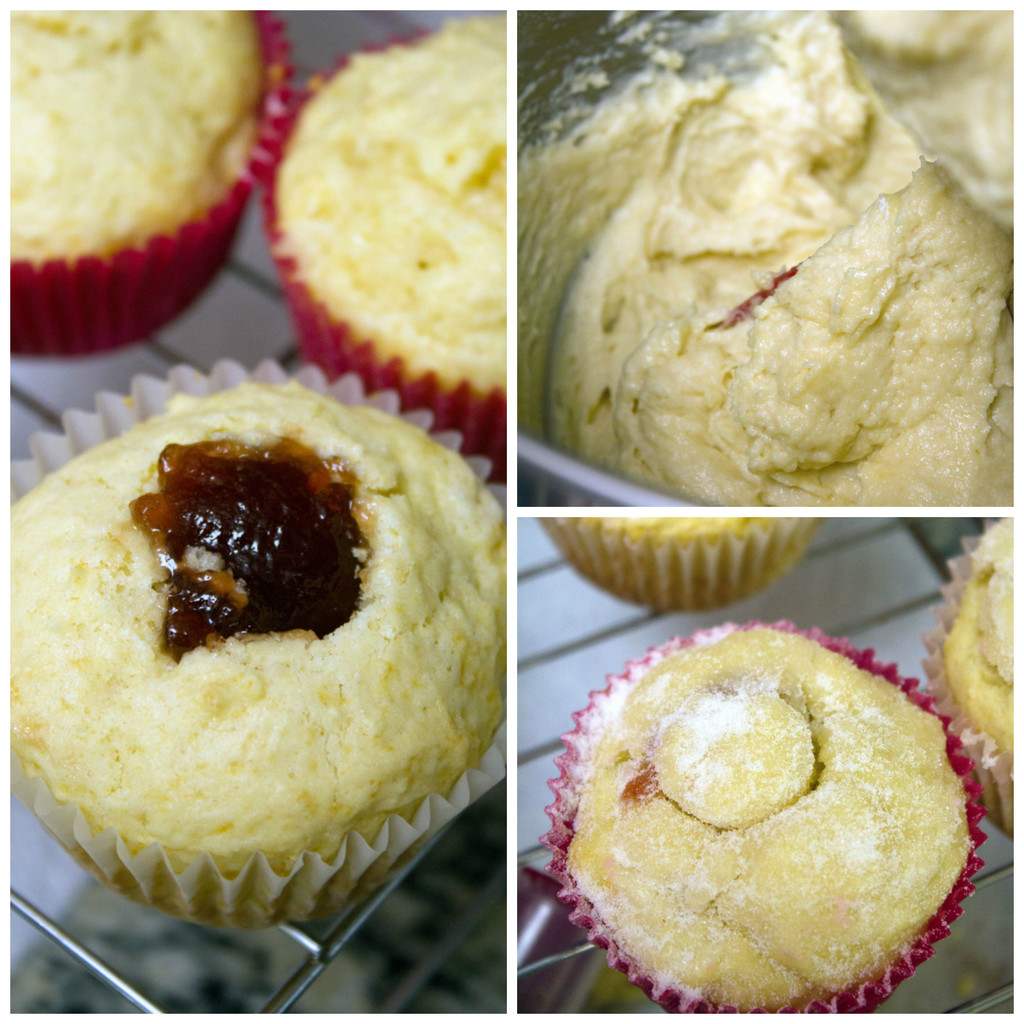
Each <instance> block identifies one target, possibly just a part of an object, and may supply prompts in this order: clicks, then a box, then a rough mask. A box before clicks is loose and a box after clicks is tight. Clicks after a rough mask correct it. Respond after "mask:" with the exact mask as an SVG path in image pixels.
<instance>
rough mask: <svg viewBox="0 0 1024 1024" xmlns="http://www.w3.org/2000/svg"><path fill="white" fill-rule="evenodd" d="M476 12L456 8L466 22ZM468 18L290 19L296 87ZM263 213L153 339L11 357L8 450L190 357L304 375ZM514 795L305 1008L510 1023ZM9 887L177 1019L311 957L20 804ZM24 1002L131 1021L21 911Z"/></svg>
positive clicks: (493, 805)
mask: <svg viewBox="0 0 1024 1024" xmlns="http://www.w3.org/2000/svg"><path fill="white" fill-rule="evenodd" d="M464 13H471V12H458V14H459V15H461V14H464ZM449 16H454V12H443V11H442V12H422V11H413V12H387V11H377V12H362V13H357V12H333V11H307V12H285V13H282V14H281V17H282V19H283V20H284V21H285V23H286V26H287V30H288V35H289V39H290V41H291V44H292V48H293V50H292V57H293V61H294V63H295V65H296V70H297V74H296V79H295V81H296V83H301V82H304V81H305V79H306V78H307V77H308V75H309V74H310V73H312V72H314V71H322V70H324V69H326V68H329V67H331V66H332V65H333V64H334V63H335V61H336V59H337V58H338V57H339V56H341V55H342V54H344V53H348V52H352V51H354V50H356V49H358V48H360V47H362V46H364V45H366V44H371V43H380V42H383V41H385V40H388V39H392V38H396V37H402V36H407V35H410V34H412V33H414V32H416V31H417V30H419V29H421V28H427V29H429V28H433V27H436V26H437V25H439V24H441V23H442V22H443V21H444V20H445V18H447V17H449ZM260 213H261V211H260V208H259V203H258V202H257V201H256V198H255V197H254V199H253V201H252V202H251V203H250V206H249V208H248V210H247V213H246V216H245V220H244V221H243V224H242V228H241V230H240V233H239V237H238V239H237V241H236V245H235V249H234V251H233V255H232V257H231V260H230V263H229V265H228V266H227V267H226V268H225V269H224V270H223V271H222V272H221V274H220V275H219V276H218V277H217V278H216V280H215V281H214V283H213V284H212V286H211V287H210V288H209V289H208V290H207V291H206V292H205V293H204V294H203V295H202V296H201V298H200V299H199V301H198V302H196V303H195V304H194V305H193V306H192V307H190V308H189V309H188V310H186V311H185V312H184V313H183V314H182V315H181V316H180V317H178V318H177V319H176V320H175V321H173V322H172V323H171V324H169V325H167V326H166V327H165V328H163V329H161V330H159V331H158V332H156V333H155V334H154V336H153V337H152V338H150V339H148V340H146V341H144V342H142V343H140V344H137V345H131V346H129V347H126V348H123V349H119V350H117V351H115V352H111V353H108V354H104V355H98V356H92V357H87V358H75V359H29V358H18V357H15V358H12V360H11V457H12V458H14V459H21V458H25V457H27V456H28V454H29V436H30V435H31V434H32V433H33V432H35V431H40V430H42V431H51V432H53V431H58V432H59V431H60V430H61V421H60V417H61V414H62V413H63V412H64V411H65V410H69V409H92V408H94V395H95V394H96V393H97V392H98V391H101V390H106V391H113V392H117V393H125V392H127V391H128V388H129V384H130V382H131V380H132V378H133V377H134V376H135V375H136V374H140V373H144V374H151V375H153V376H156V377H158V378H163V377H165V376H166V375H167V372H168V370H169V369H170V368H171V367H172V366H175V365H177V364H179V363H187V364H190V365H192V366H195V367H198V368H199V369H201V370H204V371H207V370H209V369H210V368H211V367H212V366H213V364H214V363H215V362H216V361H217V360H219V359H224V358H232V359H235V360H237V361H239V362H241V363H242V364H244V365H245V366H246V367H248V368H253V367H255V366H256V365H257V364H258V363H259V362H260V361H261V360H264V359H273V360H276V361H278V362H280V363H282V364H283V365H284V366H285V367H286V368H289V369H294V368H297V366H298V365H299V362H298V359H297V356H296V348H295V344H294V340H293V337H292V331H291V326H290V323H289V319H288V314H287V311H286V309H285V306H284V304H283V302H282V300H281V292H280V288H279V286H278V284H277V274H276V270H275V268H274V265H273V262H272V260H271V258H270V254H269V252H268V250H267V246H266V243H265V241H264V235H263V225H262V221H261V216H260ZM505 819H506V801H505V787H504V786H500V787H498V788H497V789H495V790H492V791H491V792H490V793H489V794H487V796H485V797H484V798H483V799H482V800H481V801H479V802H478V804H476V805H475V806H474V807H472V808H470V809H469V810H468V811H467V812H466V813H465V814H463V815H462V816H461V817H460V818H459V819H458V820H457V822H456V823H455V824H453V825H452V826H451V827H450V828H449V829H448V831H447V832H445V833H444V834H443V836H442V838H441V839H440V841H439V842H438V843H437V844H436V845H435V846H434V847H433V848H432V849H431V850H430V851H429V852H428V853H427V855H426V856H424V857H423V858H422V859H421V861H420V862H419V863H418V864H417V866H416V867H415V869H414V870H413V871H412V873H411V874H410V876H409V877H408V878H407V879H406V880H405V881H404V882H403V883H402V884H401V885H400V886H399V887H398V888H397V889H396V890H395V891H394V892H393V893H391V895H389V896H388V897H387V899H386V900H384V902H383V903H382V904H381V906H380V907H379V908H378V909H377V910H376V911H375V912H374V913H373V915H372V916H371V917H370V919H369V921H368V922H367V924H366V925H364V926H363V927H362V928H361V929H360V930H359V932H358V934H357V935H356V937H355V938H354V939H353V940H352V941H351V942H349V943H348V944H347V945H346V947H345V949H344V950H343V951H342V953H341V954H340V955H338V956H337V957H336V958H335V959H334V960H333V961H332V963H331V965H330V967H329V968H327V970H325V971H324V972H323V973H322V974H321V975H320V976H319V977H317V979H316V980H315V981H314V982H313V984H312V986H311V987H310V988H309V990H308V991H307V993H306V995H304V996H303V997H302V998H301V999H300V1001H299V1002H298V1003H297V1004H296V1006H295V1010H297V1011H298V1012H356V1011H367V1012H370V1011H377V1012H380V1011H388V1010H395V1011H397V1010H402V1011H407V1012H414V1011H420V1012H453V1013H454V1012H500V1011H502V1010H504V1008H505V1005H506V998H505V994H506V993H505V990H506V960H505V946H506V941H505V939H506V911H505V889H506V885H505V872H506V867H505V863H506V861H505V854H506V843H505V835H506V821H505ZM11 834H12V843H11V847H12V849H11V874H12V887H13V888H14V889H16V890H17V891H19V892H20V893H21V894H22V895H24V896H25V897H27V898H28V899H30V900H31V901H32V902H33V903H34V904H36V905H37V906H38V907H39V908H40V909H41V910H43V911H44V912H45V913H46V914H48V915H49V916H51V917H52V918H53V919H54V920H55V921H56V922H57V923H58V924H59V925H60V926H62V927H63V928H65V929H66V930H67V931H68V932H69V933H70V935H71V936H72V937H73V938H74V939H75V940H76V941H78V942H81V943H82V944H83V945H85V946H86V947H87V948H88V949H89V950H91V951H92V952H94V953H96V954H97V955H99V956H100V957H102V958H103V959H105V960H106V961H107V962H108V963H109V964H110V965H111V966H112V967H113V968H114V969H115V970H116V971H118V972H120V973H123V975H124V976H125V977H126V978H127V979H129V980H130V981H132V982H133V983H134V984H136V985H137V986H138V987H139V988H140V989H141V990H142V991H143V992H144V993H145V994H146V995H147V996H148V997H149V998H150V999H152V1000H153V1001H154V1002H155V1003H156V1004H158V1005H159V1006H161V1007H163V1008H164V1009H167V1010H170V1011H176V1012H204V1011H208V1012H230V1011H239V1012H255V1011H258V1010H259V1009H260V1008H261V1007H262V1006H263V1005H264V1003H265V1002H266V1001H267V1000H268V999H269V998H270V997H271V996H272V995H273V993H274V992H275V991H276V990H277V989H278V988H279V987H280V986H281V985H283V983H284V982H285V981H286V980H287V979H288V977H289V976H290V975H291V974H292V972H293V971H294V970H295V969H296V967H297V966H298V965H299V964H300V963H301V962H302V961H303V959H304V957H305V955H306V950H305V948H304V946H303V945H302V944H301V942H300V941H297V940H296V939H295V938H293V937H292V936H290V935H289V934H288V933H286V932H285V931H282V930H279V929H270V930H268V931H263V932H252V933H247V932H236V931H220V930H216V929H211V928H204V927H200V926H196V925H190V924H186V923H183V922H179V921H176V920H174V919H172V918H169V917H165V916H164V915H162V914H160V913H158V912H156V911H152V910H148V909H145V908H140V907H136V906H135V905H134V904H131V903H128V902H127V901H126V900H124V899H122V898H121V897H119V896H117V895H115V894H112V893H109V892H108V891H106V890H105V889H103V888H102V887H100V886H99V885H98V884H97V883H95V882H93V881H92V880H91V879H90V878H89V876H87V875H86V874H85V873H84V872H83V871H81V870H80V869H79V868H78V867H77V866H76V865H75V864H74V863H73V862H72V861H71V859H70V858H69V857H68V856H67V855H66V854H65V853H64V852H63V851H62V850H61V849H60V848H59V847H58V846H57V844H56V843H55V842H54V841H53V840H52V839H50V838H49V837H48V836H47V835H46V834H45V833H44V832H43V831H42V829H41V828H40V827H39V826H38V825H37V824H36V822H35V820H34V819H33V818H32V817H31V815H30V814H29V813H28V812H27V811H26V810H25V809H24V808H23V807H22V806H21V805H20V804H19V803H18V802H17V801H15V800H13V799H12V811H11ZM11 917H12V925H11V955H12V977H11V1009H12V1010H13V1011H14V1012H16V1013H61V1012H72V1013H74V1012H80V1013H97V1012H134V1010H135V1007H133V1006H132V1005H131V1004H130V1003H128V1002H126V1001H125V1000H124V999H123V998H122V997H121V996H120V995H118V994H117V993H116V992H115V991H113V990H112V989H111V988H109V987H108V986H107V985H106V984H105V983H103V982H100V981H98V980H95V979H94V978H93V977H92V976H91V975H90V974H89V973H88V972H87V971H86V970H85V969H84V968H82V967H81V966H79V964H78V963H76V962H75V961H74V960H73V959H72V958H71V957H70V956H68V954H67V953H66V952H65V951H64V950H62V949H60V948H58V947H57V946H55V945H53V944H52V943H51V942H50V941H49V940H47V939H43V938H41V937H40V936H39V934H38V933H37V932H36V930H35V929H34V928H33V927H32V926H31V925H29V924H27V923H26V922H25V921H23V920H22V919H21V918H20V917H19V916H18V915H17V914H14V913H12V915H11Z"/></svg>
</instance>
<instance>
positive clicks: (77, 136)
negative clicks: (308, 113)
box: [11, 11, 262, 261]
mask: <svg viewBox="0 0 1024 1024" xmlns="http://www.w3.org/2000/svg"><path fill="white" fill-rule="evenodd" d="M261 82H262V61H261V57H260V45H259V36H258V32H257V28H256V24H255V21H254V19H253V17H252V15H251V14H250V13H249V12H246V11H19V12H15V13H14V14H12V16H11V153H12V160H11V256H12V258H13V259H23V260H36V261H41V260H46V259H59V258H65V259H72V258H75V257H79V256H86V255H95V256H106V255H109V254H111V253H113V252H116V251H117V250H119V249H123V248H127V247H130V246H135V245H139V244H141V243H142V242H144V241H145V240H147V239H148V238H151V237H153V236H154V235H158V234H162V233H170V232H173V231H175V230H176V229H178V228H179V227H180V226H181V225H182V224H185V223H187V222H188V221H189V220H191V219H193V218H195V217H197V216H200V215H201V214H202V213H203V212H205V211H206V210H207V209H209V208H210V207H211V206H213V205H214V204H215V203H216V202H218V201H219V200H220V199H222V198H223V197H224V195H225V194H226V193H227V191H228V188H229V187H230V185H231V184H232V183H233V182H234V181H236V180H238V178H239V177H240V175H241V174H242V172H243V170H244V168H245V165H246V160H247V158H248V154H249V149H250V146H251V144H252V141H253V139H254V137H255V132H256V126H257V116H258V103H259V99H260V93H261Z"/></svg>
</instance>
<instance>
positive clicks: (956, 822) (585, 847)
mask: <svg viewBox="0 0 1024 1024" xmlns="http://www.w3.org/2000/svg"><path fill="white" fill-rule="evenodd" d="M730 629H734V627H730ZM630 684H632V685H630ZM602 696H603V695H602ZM591 715H592V716H593V717H590V716H591ZM580 734H581V735H580ZM574 736H576V737H577V740H578V743H579V745H580V746H581V749H582V759H581V762H580V764H579V766H578V767H577V768H575V769H574V771H575V772H576V774H577V776H578V778H577V779H576V782H575V786H576V789H577V792H578V808H577V811H576V814H575V819H574V822H573V828H574V834H573V837H572V840H571V844H570V846H569V851H568V871H569V873H570V875H571V876H572V878H573V880H574V882H575V885H576V887H577V889H578V890H579V892H581V893H582V894H583V896H584V897H586V899H587V900H589V901H590V903H591V904H592V905H593V907H594V908H595V910H596V912H597V914H598V915H599V916H600V918H601V920H602V922H603V926H604V930H605V931H606V932H607V933H609V934H611V935H613V936H614V938H615V941H616V943H617V944H618V945H619V947H620V949H621V950H622V951H623V952H624V954H625V955H626V956H627V957H628V958H629V959H630V960H631V962H633V963H634V964H636V965H637V967H638V968H639V969H640V970H642V971H643V972H646V973H647V974H648V975H650V976H651V977H652V978H654V979H655V980H656V982H657V983H658V984H660V985H661V986H663V987H665V988H669V989H675V990H679V989H683V990H686V991H687V992H691V993H696V995H698V996H700V997H703V998H705V999H707V1000H709V1001H710V1002H711V1003H713V1004H715V1005H718V1006H725V1005H733V1006H736V1007H737V1008H738V1009H740V1010H741V1011H742V1010H744V1009H751V1008H757V1007H764V1008H767V1009H778V1008H780V1007H783V1006H787V1005H793V1006H796V1007H801V1006H804V1005H806V1004H807V1003H808V1002H810V1001H811V1000H813V999H815V998H818V997H823V998H828V996H829V995H831V994H834V993H836V992H838V991H843V990H846V989H850V988H853V987H855V986H856V985H857V984H858V983H861V982H866V981H869V980H872V979H875V978H877V977H879V976H880V975H881V974H882V973H883V972H884V970H885V968H886V967H887V966H888V965H889V964H891V963H892V962H893V961H894V960H895V959H896V958H898V957H899V955H900V954H901V953H902V952H903V951H904V950H905V948H906V947H908V946H909V945H910V944H911V943H913V942H914V940H915V939H916V938H917V936H918V935H919V933H920V932H921V931H922V929H923V928H924V927H925V925H926V924H927V922H928V921H929V919H930V918H931V917H932V915H933V914H934V913H935V912H936V911H937V910H938V908H939V907H940V906H941V904H942V903H943V901H944V899H945V897H946V896H947V894H948V893H949V892H950V890H951V888H952V887H953V884H954V882H955V881H956V879H957V877H958V875H959V874H960V872H961V869H962V868H963V866H964V864H965V861H966V859H967V856H968V853H969V849H970V840H969V836H968V826H967V822H966V815H965V810H964V790H963V787H962V784H961V782H960V780H959V779H958V778H957V776H956V774H955V772H954V771H953V770H952V768H951V766H950V763H949V761H948V759H947V756H946V742H945V736H944V733H943V729H942V725H941V723H940V721H939V719H938V718H937V717H935V716H934V715H931V714H929V713H927V712H926V711H923V710H921V709H920V708H918V707H917V706H916V705H915V704H914V703H912V702H911V701H910V700H908V699H907V697H906V696H905V695H904V694H903V693H902V692H901V690H900V689H899V688H898V687H896V686H893V685H892V684H891V683H890V682H888V681H887V680H886V679H884V678H881V677H878V676H875V675H873V674H872V673H870V672H868V671H864V670H862V669H860V668H858V667H856V666H855V664H854V663H853V662H851V661H850V660H849V659H848V658H846V657H844V656H843V655H841V654H839V653H836V652H834V651H832V650H830V649H828V648H827V647H825V646H823V645H821V644H819V643H817V642H815V641H814V640H812V639H809V638H807V637H805V636H802V635H798V634H792V633H787V632H780V631H777V630H774V629H768V628H754V629H749V630H738V631H732V632H730V631H728V630H727V629H723V630H721V631H711V632H710V633H709V634H703V635H702V636H701V637H700V638H699V639H698V640H697V641H696V642H695V643H693V644H691V645H688V646H687V645H684V646H681V647H679V648H678V649H676V650H674V651H673V650H672V649H671V648H670V649H669V651H668V652H667V653H666V654H665V656H664V657H663V659H661V660H659V659H658V658H654V659H652V661H650V662H649V663H646V664H644V665H643V667H642V668H638V669H636V671H635V672H633V673H631V676H630V678H628V679H627V678H626V677H618V679H617V680H616V679H613V680H612V685H611V687H610V689H609V691H608V692H607V697H606V698H604V699H602V700H597V701H595V702H594V704H593V705H592V706H591V709H588V712H587V713H585V715H584V716H581V718H580V730H579V734H574Z"/></svg>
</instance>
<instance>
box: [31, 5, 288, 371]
mask: <svg viewBox="0 0 1024 1024" xmlns="http://www.w3.org/2000/svg"><path fill="white" fill-rule="evenodd" d="M254 15H255V18H256V24H257V27H258V29H259V33H260V45H261V51H262V56H263V62H264V66H265V73H264V79H265V84H264V94H263V98H262V100H261V105H260V108H259V124H258V126H257V133H256V138H255V140H254V142H253V146H252V149H251V151H250V154H249V161H248V163H247V166H246V167H245V169H244V171H243V173H242V175H241V176H240V178H239V180H238V181H236V182H235V183H234V185H233V186H232V187H231V188H230V189H229V190H228V191H227V194H226V195H225V196H224V198H223V199H221V200H220V201H219V202H217V203H216V204H215V205H214V206H212V207H211V208H210V209H209V210H207V211H206V212H205V213H204V214H202V215H201V216H199V217H196V218H195V219H193V220H191V221H189V222H188V223H185V224H183V225H181V227H179V228H178V229H177V230H176V231H174V232H173V233H168V234H162V235H157V236H155V237H153V238H151V239H148V240H147V241H146V242H144V243H142V244H140V245H138V246H135V247H130V248H126V249H122V250H120V251H118V252H115V253H112V254H111V255H109V256H82V257H80V258H78V259H73V260H62V259H50V260H45V261H43V262H39V263H37V262H35V261H32V260H15V261H12V262H11V351H12V352H14V353H17V354H20V355H43V356H60V355H84V354H87V353H90V352H102V351H106V350H109V349H113V348H118V347H120V346H122V345H128V344H131V343H132V342H135V341H139V340H140V339H142V338H144V337H146V335H148V334H149V333H150V332H151V331H154V330H156V329H157V328H159V327H161V326H162V325H163V324H165V323H166V322H167V321H169V320H171V319H172V318H173V317H175V316H177V315H178V313H180V312H181V311H182V310H184V309H185V308H186V307H187V306H188V305H190V304H191V303H192V301H193V300H194V299H195V298H196V297H197V296H198V295H199V294H200V293H201V292H202V291H203V290H204V289H205V288H206V286H207V285H208V284H209V283H210V281H211V280H212V279H213V277H214V275H215V274H216V273H217V271H218V270H219V269H220V268H221V267H222V266H223V265H224V262H225V261H226V260H227V258H228V254H229V253H230V251H231V247H232V244H233V243H234V238H235V233H236V231H237V229H238V225H239V222H240V221H241V218H242V213H243V212H244V210H245V206H246V204H247V202H248V200H249V196H250V194H251V193H252V190H253V187H254V186H255V185H256V184H258V183H263V182H265V181H266V180H267V178H268V177H269V176H270V174H271V172H272V169H273V167H274V165H275V164H276V163H277V160H278V158H279V156H280V152H281V144H282V132H283V130H284V125H285V123H286V119H287V112H288V107H289V103H290V97H291V86H290V79H291V74H292V67H291V65H290V63H289V60H288V52H289V47H288V42H287V40H286V38H285V35H284V29H283V27H282V25H281V23H280V22H279V21H278V20H277V19H276V18H274V17H273V15H271V14H270V12H268V11H256V12H254Z"/></svg>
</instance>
